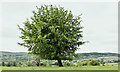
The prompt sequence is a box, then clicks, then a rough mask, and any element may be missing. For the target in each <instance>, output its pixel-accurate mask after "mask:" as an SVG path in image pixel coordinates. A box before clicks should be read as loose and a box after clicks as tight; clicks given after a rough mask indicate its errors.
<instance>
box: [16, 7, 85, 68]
mask: <svg viewBox="0 0 120 72" xmlns="http://www.w3.org/2000/svg"><path fill="white" fill-rule="evenodd" d="M81 21H82V20H81V17H80V15H79V16H76V17H75V16H73V14H72V12H71V11H68V10H65V9H64V8H63V7H56V6H52V5H42V6H41V7H40V8H38V7H37V11H33V17H31V20H28V19H27V21H26V22H24V27H23V28H21V27H19V26H18V27H19V29H20V30H21V34H22V35H21V36H20V38H21V39H23V41H24V42H23V43H18V44H19V45H21V46H24V47H27V48H28V51H29V53H30V54H35V55H39V56H40V57H41V58H43V59H50V60H58V64H59V65H61V66H62V63H61V60H72V59H73V57H74V56H76V54H75V51H76V50H77V49H78V47H79V46H80V45H82V44H84V43H85V42H83V41H82V39H81V38H82V37H83V36H82V31H81V29H82V28H83V27H82V26H81V25H80V23H81Z"/></svg>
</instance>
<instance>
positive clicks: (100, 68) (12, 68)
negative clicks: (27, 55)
mask: <svg viewBox="0 0 120 72" xmlns="http://www.w3.org/2000/svg"><path fill="white" fill-rule="evenodd" d="M2 70H118V66H79V67H2Z"/></svg>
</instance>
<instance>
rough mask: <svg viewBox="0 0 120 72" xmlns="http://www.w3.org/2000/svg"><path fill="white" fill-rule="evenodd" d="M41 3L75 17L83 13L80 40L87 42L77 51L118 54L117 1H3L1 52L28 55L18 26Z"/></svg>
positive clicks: (0, 5)
mask: <svg viewBox="0 0 120 72" xmlns="http://www.w3.org/2000/svg"><path fill="white" fill-rule="evenodd" d="M43 4H47V5H49V4H53V5H56V6H58V5H60V6H62V7H64V8H65V9H68V10H71V11H72V13H73V14H74V15H75V16H77V15H79V14H81V13H82V16H81V17H82V20H83V22H82V23H81V25H82V26H83V27H84V29H83V40H84V41H89V43H86V44H84V45H82V46H80V49H79V50H78V51H76V53H84V52H112V53H118V6H117V2H60V3H59V2H45V3H44V2H41V3H40V2H39V3H38V2H5V3H1V4H0V20H1V22H2V24H1V26H0V39H1V41H0V42H1V43H0V44H1V49H0V51H11V52H27V48H25V47H22V46H19V45H18V44H17V42H21V41H22V40H21V39H20V38H19V36H20V35H21V34H20V31H19V30H18V27H17V24H18V25H20V26H21V27H22V26H23V22H25V21H26V19H27V18H30V17H31V16H32V15H33V14H32V11H33V10H36V6H38V7H40V6H41V5H43Z"/></svg>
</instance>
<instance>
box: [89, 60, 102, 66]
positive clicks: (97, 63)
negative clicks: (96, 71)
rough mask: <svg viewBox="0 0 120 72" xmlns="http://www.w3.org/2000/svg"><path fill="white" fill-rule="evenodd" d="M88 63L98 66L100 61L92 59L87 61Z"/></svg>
mask: <svg viewBox="0 0 120 72" xmlns="http://www.w3.org/2000/svg"><path fill="white" fill-rule="evenodd" d="M88 65H91V66H100V63H99V62H98V61H95V60H92V61H90V62H89V63H88Z"/></svg>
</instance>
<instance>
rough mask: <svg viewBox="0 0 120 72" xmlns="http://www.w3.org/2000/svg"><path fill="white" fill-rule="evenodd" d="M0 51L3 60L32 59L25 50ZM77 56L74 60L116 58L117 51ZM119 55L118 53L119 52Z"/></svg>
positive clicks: (79, 54) (0, 57)
mask: <svg viewBox="0 0 120 72" xmlns="http://www.w3.org/2000/svg"><path fill="white" fill-rule="evenodd" d="M0 52H2V56H0V59H2V60H3V61H8V60H9V61H10V60H11V61H13V60H14V61H31V60H33V59H34V58H33V55H28V54H27V53H26V52H5V51H0ZM77 54H78V57H77V58H75V60H79V59H97V58H107V57H109V58H115V59H117V58H118V54H117V53H97V52H92V53H77ZM119 56H120V54H119Z"/></svg>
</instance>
